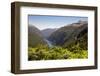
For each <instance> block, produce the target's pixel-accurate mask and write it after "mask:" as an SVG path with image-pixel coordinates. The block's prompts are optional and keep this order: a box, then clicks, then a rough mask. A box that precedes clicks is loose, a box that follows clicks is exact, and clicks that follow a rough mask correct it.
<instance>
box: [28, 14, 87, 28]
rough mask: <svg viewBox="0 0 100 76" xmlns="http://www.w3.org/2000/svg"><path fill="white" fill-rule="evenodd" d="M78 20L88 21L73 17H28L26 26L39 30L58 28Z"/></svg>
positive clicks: (83, 18) (85, 18)
mask: <svg viewBox="0 0 100 76" xmlns="http://www.w3.org/2000/svg"><path fill="white" fill-rule="evenodd" d="M79 20H82V21H88V18H87V17H75V16H46V15H29V16H28V24H29V25H33V26H35V27H37V28H38V29H40V30H44V29H47V28H60V27H63V26H66V25H68V24H71V23H75V22H78V21H79Z"/></svg>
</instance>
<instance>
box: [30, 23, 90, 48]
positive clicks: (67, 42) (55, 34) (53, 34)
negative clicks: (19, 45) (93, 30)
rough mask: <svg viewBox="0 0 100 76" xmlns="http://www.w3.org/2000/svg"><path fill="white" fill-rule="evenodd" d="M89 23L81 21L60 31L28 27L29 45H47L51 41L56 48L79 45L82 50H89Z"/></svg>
mask: <svg viewBox="0 0 100 76" xmlns="http://www.w3.org/2000/svg"><path fill="white" fill-rule="evenodd" d="M87 36H88V23H87V21H79V22H77V23H72V24H69V25H66V26H64V27H61V28H59V29H45V30H42V31H40V30H39V29H37V28H36V27H35V26H33V25H29V26H28V38H29V39H28V45H29V46H32V47H34V46H36V45H38V44H43V45H45V44H47V42H46V40H45V39H47V40H49V41H51V42H52V43H53V45H56V46H62V47H65V48H66V47H69V46H74V45H76V44H79V45H80V47H81V48H83V49H87V39H88V38H87Z"/></svg>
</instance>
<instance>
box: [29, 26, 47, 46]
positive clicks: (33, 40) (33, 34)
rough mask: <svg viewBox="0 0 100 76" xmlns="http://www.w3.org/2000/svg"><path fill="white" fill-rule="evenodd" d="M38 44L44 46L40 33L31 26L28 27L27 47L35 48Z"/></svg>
mask: <svg viewBox="0 0 100 76" xmlns="http://www.w3.org/2000/svg"><path fill="white" fill-rule="evenodd" d="M39 44H42V45H46V42H45V40H44V37H43V36H42V33H41V31H40V30H39V29H38V28H36V27H35V26H33V25H29V26H28V46H30V47H35V46H38V45H39Z"/></svg>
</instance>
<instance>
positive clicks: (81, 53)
mask: <svg viewBox="0 0 100 76" xmlns="http://www.w3.org/2000/svg"><path fill="white" fill-rule="evenodd" d="M86 58H88V51H87V50H82V49H81V48H80V47H78V46H73V47H71V48H70V49H68V48H63V47H61V46H53V47H48V46H46V45H38V46H37V47H34V48H33V47H28V60H30V61H31V60H58V59H86Z"/></svg>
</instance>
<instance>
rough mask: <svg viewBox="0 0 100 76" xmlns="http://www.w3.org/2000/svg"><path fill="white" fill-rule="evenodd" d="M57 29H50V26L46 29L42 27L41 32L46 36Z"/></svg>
mask: <svg viewBox="0 0 100 76" xmlns="http://www.w3.org/2000/svg"><path fill="white" fill-rule="evenodd" d="M56 30H57V29H56V28H54V29H51V28H48V29H44V30H42V31H41V32H42V34H43V36H44V37H45V38H48V37H49V36H50V35H51V34H52V33H53V32H55V31H56Z"/></svg>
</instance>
